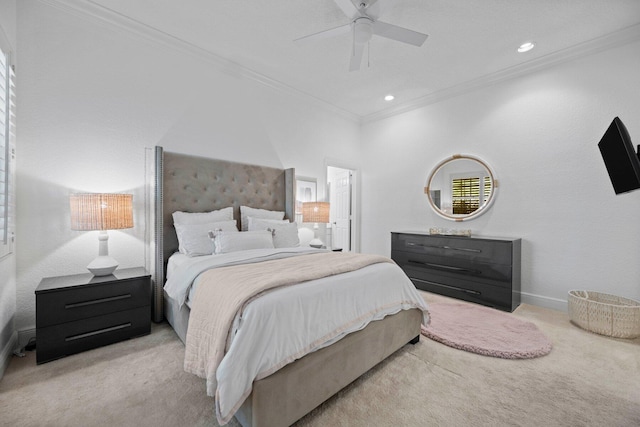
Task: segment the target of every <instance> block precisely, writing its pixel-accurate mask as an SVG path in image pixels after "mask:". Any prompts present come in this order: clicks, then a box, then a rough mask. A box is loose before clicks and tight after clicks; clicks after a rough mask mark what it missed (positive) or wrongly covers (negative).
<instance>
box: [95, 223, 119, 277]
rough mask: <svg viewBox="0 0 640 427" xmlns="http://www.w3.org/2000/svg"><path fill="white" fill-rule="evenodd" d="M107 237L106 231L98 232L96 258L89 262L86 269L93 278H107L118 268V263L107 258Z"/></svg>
mask: <svg viewBox="0 0 640 427" xmlns="http://www.w3.org/2000/svg"><path fill="white" fill-rule="evenodd" d="M108 242H109V235H108V234H107V231H106V230H100V234H99V235H98V256H97V257H96V259H94V260H93V261H91V263H90V264H89V265H88V266H87V269H88V270H89V271H90V272H91V273H93V275H94V276H108V275H110V274H111V273H113V271H114V270H115V269H116V268H118V261H116V260H115V259H114V258H111V257H110V256H109V246H108V245H109V243H108Z"/></svg>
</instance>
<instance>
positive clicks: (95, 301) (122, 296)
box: [64, 294, 131, 309]
mask: <svg viewBox="0 0 640 427" xmlns="http://www.w3.org/2000/svg"><path fill="white" fill-rule="evenodd" d="M127 298H131V294H126V295H117V296H115V297H108V298H100V299H92V300H91V301H83V302H76V303H73V304H66V305H65V306H64V308H65V309H67V308H78V307H86V306H88V305H93V304H102V303H104V302H111V301H119V300H121V299H127Z"/></svg>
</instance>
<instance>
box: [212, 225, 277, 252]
mask: <svg viewBox="0 0 640 427" xmlns="http://www.w3.org/2000/svg"><path fill="white" fill-rule="evenodd" d="M209 237H210V238H211V240H213V244H214V247H215V252H214V253H216V254H225V253H229V252H236V251H246V250H249V249H272V248H273V234H272V232H271V231H268V230H257V231H243V232H241V233H234V232H228V231H210V232H209Z"/></svg>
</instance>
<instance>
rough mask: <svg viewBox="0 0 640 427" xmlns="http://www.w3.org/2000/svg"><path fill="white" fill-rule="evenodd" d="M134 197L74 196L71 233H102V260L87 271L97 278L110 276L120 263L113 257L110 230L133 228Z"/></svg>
mask: <svg viewBox="0 0 640 427" xmlns="http://www.w3.org/2000/svg"><path fill="white" fill-rule="evenodd" d="M132 201H133V195H132V194H100V193H91V194H72V195H71V196H70V197H69V202H70V207H71V229H72V230H80V231H88V230H100V234H99V235H98V242H99V246H98V256H97V257H96V259H94V260H93V261H91V263H90V264H89V265H88V266H87V269H88V270H89V271H90V272H91V273H93V275H94V276H108V275H110V274H111V273H113V271H114V270H115V269H116V268H117V267H118V261H116V260H115V259H114V258H112V257H110V256H109V246H108V241H109V235H108V234H107V230H119V229H123V228H132V227H133V203H132Z"/></svg>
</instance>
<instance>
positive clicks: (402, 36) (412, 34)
mask: <svg viewBox="0 0 640 427" xmlns="http://www.w3.org/2000/svg"><path fill="white" fill-rule="evenodd" d="M373 34H375V35H377V36H381V37H386V38H388V39H391V40H396V41H399V42H402V43H408V44H411V45H414V46H422V44H423V43H424V42H425V40H427V37H429V36H428V35H427V34H422V33H419V32H417V31H413V30H409V29H407V28H402V27H398V26H397V25H393V24H387V23H386V22H382V21H375V22H374V23H373Z"/></svg>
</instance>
